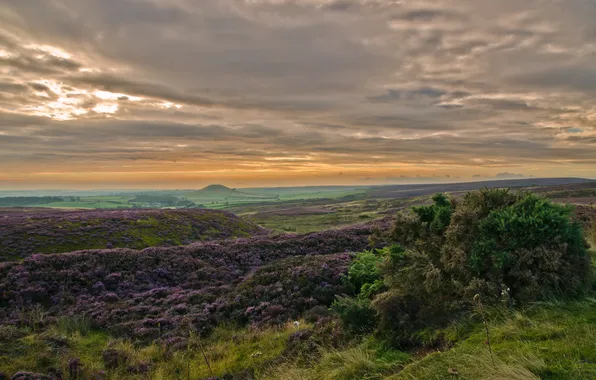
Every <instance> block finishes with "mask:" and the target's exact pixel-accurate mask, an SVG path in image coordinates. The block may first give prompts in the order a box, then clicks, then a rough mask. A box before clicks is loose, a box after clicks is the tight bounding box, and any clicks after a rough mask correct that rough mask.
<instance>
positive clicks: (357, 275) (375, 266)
mask: <svg viewBox="0 0 596 380" xmlns="http://www.w3.org/2000/svg"><path fill="white" fill-rule="evenodd" d="M382 261H383V255H381V254H376V253H375V252H373V251H364V252H361V253H358V254H357V255H356V258H355V259H354V261H352V263H351V265H350V269H349V270H348V280H349V282H350V284H351V285H352V286H353V287H354V289H355V291H356V293H359V292H360V290H361V289H362V287H364V286H365V285H369V286H370V284H372V283H375V282H378V281H379V280H380V279H381V271H380V269H379V264H380V263H381V262H382Z"/></svg>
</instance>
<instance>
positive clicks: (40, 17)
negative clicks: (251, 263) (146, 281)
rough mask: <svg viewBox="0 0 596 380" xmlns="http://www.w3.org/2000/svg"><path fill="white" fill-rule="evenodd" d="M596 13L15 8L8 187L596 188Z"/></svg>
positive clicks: (441, 8) (341, 6)
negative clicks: (498, 183)
mask: <svg viewBox="0 0 596 380" xmlns="http://www.w3.org/2000/svg"><path fill="white" fill-rule="evenodd" d="M595 20H596V1H592V0H564V1H563V0H561V1H556V0H550V1H549V0H523V1H521V0H498V1H497V0H436V1H417V0H409V1H408V0H401V1H398V0H361V1H357V0H353V1H349V0H331V1H328V0H0V190H1V189H17V188H23V189H36V188H37V189H39V188H44V189H47V188H193V187H202V186H204V185H207V184H210V183H222V184H225V185H228V186H233V187H242V186H290V185H315V184H317V185H332V184H377V183H412V182H422V181H425V182H428V181H434V182H451V181H467V180H474V179H480V178H482V179H484V178H505V177H521V176H526V177H531V176H533V177H587V178H596V21H595Z"/></svg>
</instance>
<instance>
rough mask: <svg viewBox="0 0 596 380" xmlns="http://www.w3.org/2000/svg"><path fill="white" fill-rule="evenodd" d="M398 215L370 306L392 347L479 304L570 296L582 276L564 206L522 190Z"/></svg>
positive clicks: (584, 258)
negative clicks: (475, 300) (379, 289)
mask: <svg viewBox="0 0 596 380" xmlns="http://www.w3.org/2000/svg"><path fill="white" fill-rule="evenodd" d="M433 200H434V204H433V205H430V206H422V207H416V208H413V209H412V210H411V211H410V212H409V213H402V214H400V215H398V218H397V221H396V224H395V227H394V228H393V230H392V232H391V238H392V239H393V240H394V241H396V242H398V243H400V244H401V245H402V246H403V249H401V250H399V249H393V250H391V252H390V253H389V254H388V255H387V259H386V260H385V262H384V264H383V266H382V273H383V274H384V282H385V284H386V285H387V286H388V287H389V290H388V291H386V292H385V293H382V294H380V295H378V296H377V297H376V298H375V300H374V301H373V303H372V305H373V307H374V308H375V309H376V310H377V312H378V316H379V330H380V331H381V332H383V334H385V335H386V336H387V337H388V338H390V339H391V340H392V341H394V343H396V344H398V345H404V344H411V343H416V342H415V340H416V339H415V336H416V331H419V330H420V329H424V328H426V327H436V326H439V325H442V324H445V323H447V322H449V321H450V320H452V319H454V318H457V316H459V315H461V313H465V312H467V311H468V310H469V306H470V305H469V303H470V301H471V299H472V297H473V296H474V295H475V294H480V295H481V296H482V299H483V300H485V302H486V303H489V304H490V303H497V302H499V301H506V303H507V304H509V305H513V304H515V303H518V304H524V303H527V302H532V301H537V300H541V299H545V298H549V297H561V296H563V297H568V296H572V297H573V296H577V295H579V294H581V293H582V292H584V291H585V290H586V288H587V285H588V283H589V279H590V258H589V255H588V254H587V252H586V249H585V240H584V237H583V233H582V230H581V227H580V226H579V225H578V224H577V223H576V222H574V221H573V220H572V218H571V209H570V208H568V207H565V206H561V205H557V204H553V203H551V202H550V201H549V200H547V199H544V198H541V197H538V196H536V195H533V194H528V193H516V194H514V193H511V192H509V191H508V190H481V191H476V192H472V193H468V194H467V195H466V196H465V197H463V199H460V200H456V199H452V200H448V199H447V198H446V197H445V196H443V195H440V194H439V195H437V196H435V197H434V198H433Z"/></svg>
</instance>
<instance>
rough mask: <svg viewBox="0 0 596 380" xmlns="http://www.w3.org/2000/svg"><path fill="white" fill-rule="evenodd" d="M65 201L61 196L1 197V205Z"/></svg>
mask: <svg viewBox="0 0 596 380" xmlns="http://www.w3.org/2000/svg"><path fill="white" fill-rule="evenodd" d="M63 201H64V199H63V198H61V197H4V198H0V207H25V206H35V205H43V204H48V203H56V202H63Z"/></svg>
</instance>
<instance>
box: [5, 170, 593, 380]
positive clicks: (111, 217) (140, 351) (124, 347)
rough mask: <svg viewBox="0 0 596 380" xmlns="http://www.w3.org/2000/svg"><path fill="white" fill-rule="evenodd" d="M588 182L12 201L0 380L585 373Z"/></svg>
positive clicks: (223, 190) (589, 305)
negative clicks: (4, 379)
mask: <svg viewBox="0 0 596 380" xmlns="http://www.w3.org/2000/svg"><path fill="white" fill-rule="evenodd" d="M595 200H596V182H594V181H588V180H582V179H575V178H571V179H524V180H508V181H492V182H476V183H468V184H443V185H394V186H369V187H317V188H271V189H231V188H227V187H225V186H221V185H212V186H208V187H207V188H204V189H201V190H179V191H162V192H148V191H143V192H126V193H107V194H84V193H82V194H68V195H65V194H64V193H61V194H27V196H26V197H25V196H23V197H17V196H14V194H11V195H10V196H6V197H3V198H2V199H0V206H2V207H4V208H2V209H0V221H1V223H2V224H1V228H0V242H1V246H2V248H0V261H1V262H0V379H3V378H6V379H272V380H274V379H288V380H289V379H313V380H314V379H328V380H344V379H346V380H347V379H539V378H540V379H591V378H596V347H595V346H594V341H596V330H595V329H594V327H593V326H594V323H595V322H596V297H594V296H595V294H594V291H595V290H596V280H595V278H594V266H593V258H594V257H595V255H596V253H595V250H596V208H595V207H594V206H593V203H594V201H595Z"/></svg>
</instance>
